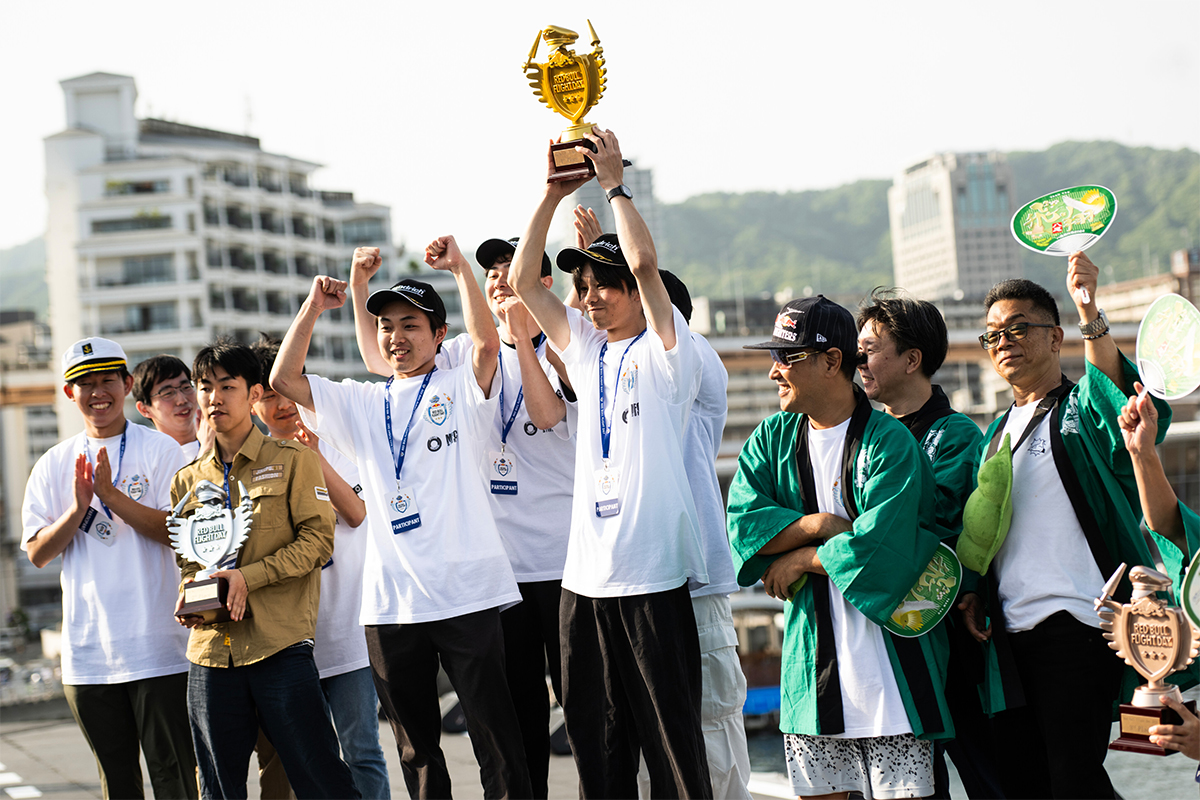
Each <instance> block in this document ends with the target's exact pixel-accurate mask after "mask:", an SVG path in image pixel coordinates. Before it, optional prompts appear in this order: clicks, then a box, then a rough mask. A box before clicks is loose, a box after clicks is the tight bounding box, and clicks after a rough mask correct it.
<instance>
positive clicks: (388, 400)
mask: <svg viewBox="0 0 1200 800" xmlns="http://www.w3.org/2000/svg"><path fill="white" fill-rule="evenodd" d="M435 372H437V367H434V368H433V369H431V370H429V372H427V373H426V374H425V380H423V381H421V390H420V391H419V392H417V401H416V402H415V403H413V410H412V414H410V415H409V416H408V426H407V427H406V428H405V429H404V438H403V439H401V440H400V454H399V455H396V440H395V438H394V437H393V436H392V381H394V380H395V376H392V377H391V378H388V380H387V385H386V386H385V387H384V389H383V420H384V422H385V423H387V437H388V450H389V451H390V452H391V454H392V458H393V459H395V461H396V486H399V485H400V470H402V469H404V452H405V451H406V450H408V433H409V431H411V430H412V424H413V420H414V419H416V418H417V409H418V408H419V407H420V406H421V398H422V397H424V396H425V387H426V386H428V385H429V379H430V378H432V377H433V373H435Z"/></svg>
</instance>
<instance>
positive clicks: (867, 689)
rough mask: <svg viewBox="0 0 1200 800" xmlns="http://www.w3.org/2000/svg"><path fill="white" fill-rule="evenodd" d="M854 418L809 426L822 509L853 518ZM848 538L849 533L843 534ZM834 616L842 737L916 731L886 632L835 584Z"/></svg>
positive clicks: (831, 589) (811, 458)
mask: <svg viewBox="0 0 1200 800" xmlns="http://www.w3.org/2000/svg"><path fill="white" fill-rule="evenodd" d="M849 429H850V420H848V419H847V420H846V421H845V422H843V423H842V424H841V425H838V426H837V427H834V428H826V429H824V430H817V429H816V428H814V427H812V425H811V424H810V425H809V428H808V459H809V462H810V463H811V464H812V471H813V485H814V486H815V487H816V490H817V506H818V508H820V510H821V511H823V512H825V513H827V514H837V515H838V516H839V517H843V518H847V519H848V518H849V514H848V513H847V511H846V508H845V506H844V505H842V492H841V480H842V453H843V450H844V449H845V447H846V433H847V431H849ZM843 535H846V534H843ZM828 584H829V616H830V619H831V621H832V625H833V638H834V643H835V645H836V651H837V660H838V679H839V680H840V682H841V685H842V716H843V721H844V723H845V730H844V731H843V732H842V733H839V734H834V736H835V737H836V738H839V739H861V738H866V737H872V736H896V735H899V734H902V733H912V724H911V723H909V721H908V714H907V713H906V712H905V710H904V701H903V699H901V697H900V690H899V689H898V688H896V673H895V672H894V671H893V670H892V662H891V660H889V659H888V652H887V645H886V644H885V643H884V641H883V629H882V628H880V627H879V626H878V625H876V624H875V623H874V622H871V621H870V620H869V619H867V618H866V617H865V616H863V613H862V612H861V611H859V610H858V609H857V608H855V607H854V606H853V605H851V604H850V603H849V602H847V601H846V598H845V597H843V596H842V590H841V589H839V588H838V587H837V585H836V584H835V583H834V582H833V581H829V582H828Z"/></svg>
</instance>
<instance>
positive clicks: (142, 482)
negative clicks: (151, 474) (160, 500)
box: [121, 474, 150, 501]
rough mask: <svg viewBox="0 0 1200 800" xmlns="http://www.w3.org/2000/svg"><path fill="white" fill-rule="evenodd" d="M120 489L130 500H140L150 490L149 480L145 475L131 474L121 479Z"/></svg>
mask: <svg viewBox="0 0 1200 800" xmlns="http://www.w3.org/2000/svg"><path fill="white" fill-rule="evenodd" d="M121 490H122V491H124V492H125V494H126V495H127V496H128V497H129V499H130V500H138V501H140V500H141V499H142V498H143V497H145V496H146V492H148V491H150V481H149V480H147V479H146V476H145V475H140V474H139V475H133V476H131V477H129V478H125V479H124V480H122V481H121Z"/></svg>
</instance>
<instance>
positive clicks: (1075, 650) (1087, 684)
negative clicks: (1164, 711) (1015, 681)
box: [993, 611, 1124, 800]
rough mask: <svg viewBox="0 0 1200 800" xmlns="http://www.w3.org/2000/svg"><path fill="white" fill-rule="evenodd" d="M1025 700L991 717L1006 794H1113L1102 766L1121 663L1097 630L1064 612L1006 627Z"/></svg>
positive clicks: (1082, 796)
mask: <svg viewBox="0 0 1200 800" xmlns="http://www.w3.org/2000/svg"><path fill="white" fill-rule="evenodd" d="M1008 640H1009V643H1010V645H1011V647H1012V653H1013V658H1014V660H1015V661H1016V664H1017V672H1018V674H1019V676H1020V679H1021V685H1022V688H1023V689H1024V691H1025V699H1026V705H1025V706H1022V707H1020V708H1014V709H1009V710H1007V711H1003V712H1001V713H999V714H997V715H996V716H995V718H994V719H993V723H994V729H995V732H996V739H997V743H998V745H999V749H1000V753H999V758H998V759H997V761H998V762H999V763H1001V764H1005V765H1008V767H1007V768H1006V769H1005V770H1004V771H1003V772H1002V773H1001V782H1002V783H1003V785H1004V794H1005V796H1006V797H1008V798H1010V799H1011V800H1018V799H1019V798H1050V797H1053V798H1092V799H1093V800H1094V799H1095V798H1103V797H1113V796H1114V793H1113V786H1112V783H1111V782H1110V781H1109V779H1108V773H1107V772H1106V771H1105V769H1104V757H1105V755H1107V753H1108V740H1109V735H1110V732H1111V727H1112V705H1113V702H1114V701H1115V700H1116V698H1117V694H1118V693H1119V692H1120V687H1121V672H1122V670H1123V668H1124V664H1123V662H1122V661H1121V659H1119V658H1117V655H1116V653H1114V652H1113V651H1112V650H1110V649H1109V648H1108V642H1106V641H1105V639H1104V636H1103V634H1101V632H1100V631H1099V630H1098V629H1096V628H1093V627H1091V626H1088V625H1084V624H1083V623H1082V622H1080V621H1078V620H1077V619H1075V618H1074V617H1072V616H1071V615H1070V614H1068V613H1067V612H1065V611H1060V612H1058V613H1057V614H1054V615H1053V616H1051V617H1049V618H1047V619H1045V620H1043V621H1042V622H1040V623H1038V625H1037V626H1035V627H1034V628H1033V630H1029V631H1022V632H1020V633H1009V634H1008Z"/></svg>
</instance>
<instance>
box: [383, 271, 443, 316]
mask: <svg viewBox="0 0 1200 800" xmlns="http://www.w3.org/2000/svg"><path fill="white" fill-rule="evenodd" d="M397 300H400V301H403V302H405V303H409V304H411V305H414V306H416V307H417V308H419V309H421V310H422V311H428V312H429V313H430V314H433V315H434V316H435V317H437V318H438V319H439V320H440V321H441V324H442V325H445V324H446V304H445V303H443V302H442V298H441V297H440V296H439V295H438V293H437V289H434V288H433V287H432V286H430V285H429V284H428V283H425V282H424V281H415V280H413V279H412V278H405V279H404V280H402V281H398V282H396V283H395V284H393V285H392V287H391V288H390V289H380V290H379V291H376V292H372V293H371V296H370V297H368V298H367V311H369V312H370V313H372V314H374V315H375V316H379V312H380V311H382V310H383V307H384V306H386V305H387V304H388V303H394V302H396V301H397Z"/></svg>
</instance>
